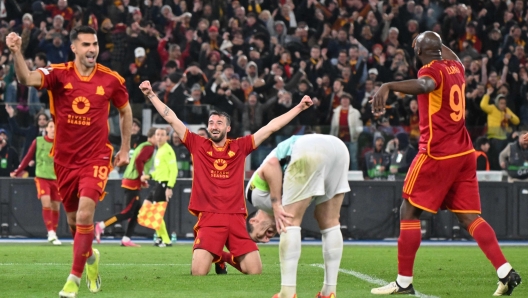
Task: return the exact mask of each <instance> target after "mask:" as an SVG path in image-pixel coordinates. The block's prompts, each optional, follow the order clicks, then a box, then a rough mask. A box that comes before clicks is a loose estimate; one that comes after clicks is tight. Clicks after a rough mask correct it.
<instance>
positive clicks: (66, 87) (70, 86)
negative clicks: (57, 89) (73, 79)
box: [64, 83, 73, 89]
mask: <svg viewBox="0 0 528 298" xmlns="http://www.w3.org/2000/svg"><path fill="white" fill-rule="evenodd" d="M64 89H73V86H72V84H71V83H68V84H66V85H65V86H64Z"/></svg>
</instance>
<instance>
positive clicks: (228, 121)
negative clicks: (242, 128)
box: [209, 110, 231, 125]
mask: <svg viewBox="0 0 528 298" xmlns="http://www.w3.org/2000/svg"><path fill="white" fill-rule="evenodd" d="M213 115H216V116H222V117H225V118H226V120H227V121H226V122H227V125H231V116H229V114H228V113H226V112H222V111H215V110H212V111H211V112H209V118H211V116H213Z"/></svg>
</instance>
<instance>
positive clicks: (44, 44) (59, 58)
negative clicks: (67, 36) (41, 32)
mask: <svg viewBox="0 0 528 298" xmlns="http://www.w3.org/2000/svg"><path fill="white" fill-rule="evenodd" d="M49 37H50V38H49V39H48V35H46V38H45V39H43V40H42V41H41V42H40V44H39V48H40V49H41V50H42V51H43V52H45V53H46V57H48V60H49V61H50V62H51V63H53V64H57V63H64V62H66V61H68V55H69V54H70V47H69V45H68V44H65V43H64V39H63V38H62V36H61V35H60V34H59V33H55V34H53V35H51V36H49Z"/></svg>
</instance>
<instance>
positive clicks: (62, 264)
mask: <svg viewBox="0 0 528 298" xmlns="http://www.w3.org/2000/svg"><path fill="white" fill-rule="evenodd" d="M25 265H30V266H71V263H0V266H25ZM101 266H191V264H133V263H109V264H106V263H101Z"/></svg>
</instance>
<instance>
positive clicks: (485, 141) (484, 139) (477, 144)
mask: <svg viewBox="0 0 528 298" xmlns="http://www.w3.org/2000/svg"><path fill="white" fill-rule="evenodd" d="M486 144H489V139H488V138H487V137H485V136H481V137H478V138H477V140H476V141H475V147H476V149H477V150H480V147H481V146H482V145H486Z"/></svg>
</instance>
